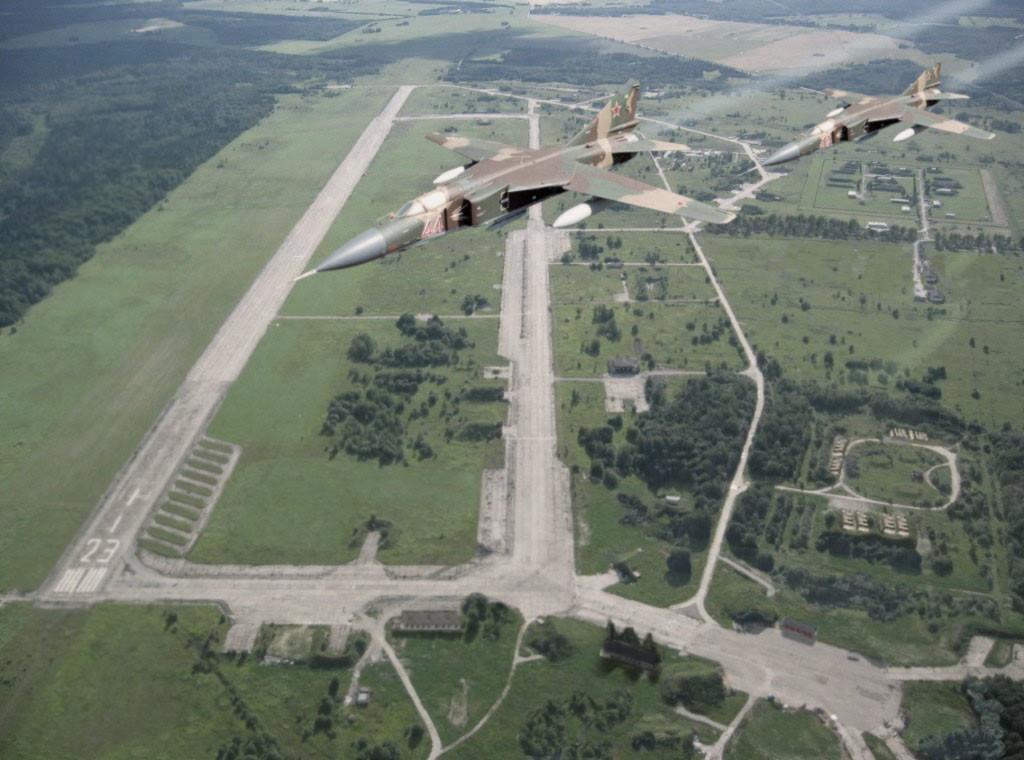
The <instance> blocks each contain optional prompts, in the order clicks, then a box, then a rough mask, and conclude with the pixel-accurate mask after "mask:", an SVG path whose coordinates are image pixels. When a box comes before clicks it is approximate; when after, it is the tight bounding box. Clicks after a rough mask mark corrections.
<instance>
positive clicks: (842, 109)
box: [761, 63, 995, 166]
mask: <svg viewBox="0 0 1024 760" xmlns="http://www.w3.org/2000/svg"><path fill="white" fill-rule="evenodd" d="M941 77H942V64H941V63H937V64H935V65H934V66H933V67H932V68H930V69H928V70H927V71H925V72H924V73H923V74H921V76H919V77H918V78H917V81H916V82H914V84H912V85H911V86H910V87H909V88H907V90H906V91H905V92H904V93H903V94H902V95H898V96H896V97H869V96H867V95H858V94H856V93H853V92H847V91H845V90H825V91H824V93H825V95H828V96H829V97H832V98H840V99H842V100H843V101H844V103H843V105H841V106H839V108H836V109H835V110H834V111H831V112H830V113H829V114H828V115H827V116H826V117H825V121H823V122H821V124H818V125H817V126H816V127H814V128H813V129H812V130H811V131H810V132H809V133H808V134H807V136H806V137H804V138H802V139H800V140H797V141H796V142H792V143H790V144H789V145H787V146H786V147H784V148H783V149H782V150H780V151H778V152H776V153H775V154H773V155H772V156H770V157H769V158H768V159H767V160H766V161H762V162H761V163H762V164H763V165H764V166H775V165H776V164H783V163H785V162H787V161H792V160H794V159H797V158H800V157H801V156H806V155H807V154H809V153H813V152H814V151H816V150H820V149H823V148H831V147H832V146H833V145H835V144H836V143H840V142H848V141H849V140H856V141H860V140H864V139H866V138H868V137H872V136H874V135H875V134H877V133H878V132H879V131H880V130H882V129H885V128H886V127H890V126H892V125H893V124H903V125H904V127H905V128H904V129H903V130H902V131H900V132H899V133H898V134H897V135H896V136H895V137H893V142H904V141H905V140H909V139H910V138H911V137H913V136H914V135H916V134H917V133H918V132H923V131H924V130H926V129H937V130H939V131H940V132H951V133H953V134H955V135H966V136H967V137H973V138H975V139H978V140H991V139H992V138H994V137H995V135H994V134H992V133H991V132H986V131H985V130H983V129H978V128H977V127H972V126H970V125H969V124H964V123H963V122H960V121H956V120H955V119H950V118H947V117H946V116H941V115H939V114H934V113H929V112H928V110H927V109H929V108H931V107H932V106H934V105H935V104H936V103H939V102H941V101H943V100H967V98H968V96H967V95H956V94H954V93H951V92H942V91H941V90H940V89H939V84H940V81H941ZM851 102H852V104H851Z"/></svg>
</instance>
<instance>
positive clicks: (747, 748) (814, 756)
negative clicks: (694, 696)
mask: <svg viewBox="0 0 1024 760" xmlns="http://www.w3.org/2000/svg"><path fill="white" fill-rule="evenodd" d="M725 757H726V758H727V760H762V759H763V760H833V759H834V760H839V759H840V758H841V757H843V751H842V747H841V744H840V742H839V737H838V736H837V735H836V734H835V733H833V732H832V731H831V730H830V729H829V728H827V727H826V726H825V725H824V724H823V723H822V722H821V719H820V718H819V717H818V716H817V715H815V714H814V713H811V712H808V711H806V710H784V709H782V708H780V707H778V706H777V705H775V704H774V703H773V702H769V701H767V700H760V701H758V703H757V704H755V705H754V707H753V709H752V710H751V711H750V714H749V715H747V717H746V719H745V720H744V721H743V723H742V724H741V725H740V727H739V729H738V730H737V732H736V734H735V735H734V736H733V738H732V740H731V741H730V742H729V744H728V746H727V747H726V748H725Z"/></svg>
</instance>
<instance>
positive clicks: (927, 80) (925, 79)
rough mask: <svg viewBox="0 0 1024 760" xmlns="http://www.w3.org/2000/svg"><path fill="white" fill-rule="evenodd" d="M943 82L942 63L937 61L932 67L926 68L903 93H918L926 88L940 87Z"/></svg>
mask: <svg viewBox="0 0 1024 760" xmlns="http://www.w3.org/2000/svg"><path fill="white" fill-rule="evenodd" d="M941 82H942V63H941V62H940V63H936V64H935V65H934V66H932V67H931V68H930V69H925V70H924V72H923V73H922V74H921V76H919V77H918V78H917V79H916V80H915V81H914V83H913V84H912V85H910V87H908V88H907V89H906V90H905V91H904V92H903V94H904V95H917V94H918V93H920V92H924V91H925V90H931V89H933V88H935V87H938V86H939V84H940V83H941Z"/></svg>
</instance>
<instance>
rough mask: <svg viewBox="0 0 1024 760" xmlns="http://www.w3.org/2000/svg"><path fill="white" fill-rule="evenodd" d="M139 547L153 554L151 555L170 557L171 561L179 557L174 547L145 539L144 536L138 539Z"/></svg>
mask: <svg viewBox="0 0 1024 760" xmlns="http://www.w3.org/2000/svg"><path fill="white" fill-rule="evenodd" d="M139 546H141V547H142V548H143V549H145V550H147V551H151V552H153V554H159V555H160V556H161V557H170V558H171V559H178V558H179V557H181V552H180V551H179V550H178V549H176V548H175V547H173V546H168V545H167V544H165V543H163V542H162V541H154V540H153V539H152V538H146V537H145V536H143V537H142V538H140V539H139Z"/></svg>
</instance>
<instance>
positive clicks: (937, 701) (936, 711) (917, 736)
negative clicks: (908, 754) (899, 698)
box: [901, 681, 977, 749]
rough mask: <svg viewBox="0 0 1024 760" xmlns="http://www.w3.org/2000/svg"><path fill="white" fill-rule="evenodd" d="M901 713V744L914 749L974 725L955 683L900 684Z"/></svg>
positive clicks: (969, 710) (972, 717) (964, 700)
mask: <svg viewBox="0 0 1024 760" xmlns="http://www.w3.org/2000/svg"><path fill="white" fill-rule="evenodd" d="M901 709H902V710H903V712H904V713H905V714H906V722H907V725H906V728H904V729H903V740H904V741H905V742H906V744H907V746H908V747H909V748H911V749H916V748H917V746H918V745H919V744H920V743H921V740H922V739H924V738H925V737H928V736H936V735H939V736H941V735H944V734H948V733H951V732H953V731H956V730H957V729H958V728H964V727H966V726H972V725H974V724H975V723H976V722H977V719H976V718H975V717H974V711H973V710H971V703H970V701H969V700H968V699H967V696H966V695H965V694H964V693H963V691H962V689H961V688H960V684H959V683H955V682H947V681H911V682H909V683H905V684H903V702H902V704H901Z"/></svg>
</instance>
